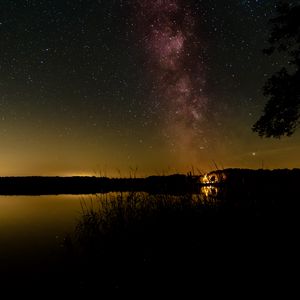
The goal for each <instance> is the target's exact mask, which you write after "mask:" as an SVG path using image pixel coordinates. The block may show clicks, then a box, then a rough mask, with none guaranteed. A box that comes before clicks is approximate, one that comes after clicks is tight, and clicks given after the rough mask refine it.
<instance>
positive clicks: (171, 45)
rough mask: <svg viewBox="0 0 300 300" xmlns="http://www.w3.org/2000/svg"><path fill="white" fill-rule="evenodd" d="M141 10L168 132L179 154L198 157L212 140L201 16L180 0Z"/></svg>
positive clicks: (140, 4)
mask: <svg viewBox="0 0 300 300" xmlns="http://www.w3.org/2000/svg"><path fill="white" fill-rule="evenodd" d="M138 12H139V14H138V15H139V17H140V20H141V21H142V23H143V25H142V27H143V44H144V48H145V52H146V55H147V58H148V60H149V65H150V66H151V67H150V69H151V72H152V74H153V81H154V87H155V89H156V92H157V94H158V98H159V101H160V102H161V103H160V107H161V110H162V111H163V118H164V126H163V128H164V130H163V133H164V135H165V137H166V140H167V141H169V144H170V146H171V147H172V150H173V151H174V152H176V153H177V154H179V156H180V155H184V156H186V155H194V154H195V155H196V153H197V152H198V151H199V148H200V149H203V148H204V146H205V144H206V141H205V139H204V138H203V130H204V127H205V119H206V110H207V102H208V100H207V97H206V96H205V74H204V71H203V63H204V62H203V59H202V57H201V54H200V53H201V50H202V48H201V41H199V37H197V39H196V37H195V35H194V32H195V26H196V24H195V19H194V17H193V15H192V12H191V10H190V8H189V7H188V6H186V5H185V4H184V3H183V2H181V1H179V0H164V1H163V0H156V1H146V0H139V1H138ZM191 160H194V159H191ZM194 161H195V160H194Z"/></svg>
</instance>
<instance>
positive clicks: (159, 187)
mask: <svg viewBox="0 0 300 300" xmlns="http://www.w3.org/2000/svg"><path fill="white" fill-rule="evenodd" d="M203 178H204V176H203V175H192V174H191V173H190V174H188V175H183V174H174V175H169V176H150V177H147V178H107V177H80V176H74V177H58V176H57V177H38V176H32V177H0V195H58V194H75V195H76V194H78V195H79V194H97V193H108V192H131V191H134V192H138V191H143V192H148V193H151V194H157V193H166V194H185V193H196V194H197V193H199V192H200V188H201V187H202V186H206V185H213V186H227V187H230V188H232V187H234V188H235V190H236V189H238V190H239V189H240V190H241V189H242V190H244V189H245V188H251V189H257V188H259V189H266V188H270V187H272V186H275V187H278V185H281V186H283V185H285V186H286V188H287V189H294V188H295V187H296V186H297V184H298V183H299V182H300V169H293V170H288V169H279V170H272V171H271V170H263V169H260V170H251V169H224V170H217V171H213V172H210V173H208V174H207V178H208V181H204V180H203Z"/></svg>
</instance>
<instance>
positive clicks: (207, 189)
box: [201, 185, 219, 197]
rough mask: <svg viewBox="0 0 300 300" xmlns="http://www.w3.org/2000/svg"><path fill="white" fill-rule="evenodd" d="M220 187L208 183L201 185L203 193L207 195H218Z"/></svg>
mask: <svg viewBox="0 0 300 300" xmlns="http://www.w3.org/2000/svg"><path fill="white" fill-rule="evenodd" d="M218 192H219V189H218V188H217V187H215V186H212V185H208V186H202V187H201V193H202V194H204V195H205V196H206V197H216V196H217V195H218Z"/></svg>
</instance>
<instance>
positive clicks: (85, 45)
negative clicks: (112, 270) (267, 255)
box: [0, 0, 300, 176]
mask: <svg viewBox="0 0 300 300" xmlns="http://www.w3.org/2000/svg"><path fill="white" fill-rule="evenodd" d="M291 2H292V1H291ZM275 12H276V1H275V0H256V1H255V0H253V1H251V0H249V1H241V0H205V1H204V0H203V1H200V0H198V1H197V0H194V1H193V0H191V1H189V0H186V1H181V0H153V1H151V0H127V1H126V0H84V1H83V0H72V1H71V0H69V1H68V0H66V1H61V0H52V1H46V0H27V1H25V0H24V1H14V0H4V1H1V3H0V36H1V40H0V176H5V175H7V176H11V175H13V176H18V175H107V176H120V175H121V176H129V175H130V173H131V172H133V171H132V170H134V169H136V167H137V168H138V171H137V174H136V175H137V176H144V175H149V174H163V173H164V174H167V173H175V172H187V171H188V170H191V168H192V166H193V168H194V169H195V170H196V169H199V170H201V171H209V170H211V169H215V167H216V166H215V165H217V166H218V167H220V168H222V167H247V168H261V167H264V168H284V167H288V168H292V167H300V157H299V155H298V153H299V150H300V134H299V133H296V134H295V135H294V136H292V137H291V138H284V139H280V140H274V139H261V138H259V137H258V136H257V135H256V134H255V133H253V132H252V131H251V127H252V125H253V124H254V123H255V121H256V120H257V119H258V118H259V116H260V114H261V112H262V109H263V107H264V104H265V103H266V99H265V98H264V97H263V96H262V86H263V84H264V82H265V80H266V79H267V78H268V77H269V76H270V75H271V74H272V73H273V72H275V71H277V70H279V69H280V67H281V66H282V65H283V64H284V63H285V62H286V59H285V57H280V56H277V57H276V56H273V57H265V56H264V55H263V54H262V49H263V48H265V47H267V46H268V44H267V43H266V40H267V38H268V34H269V28H270V27H269V25H268V20H269V19H270V18H271V17H272V16H274V14H275Z"/></svg>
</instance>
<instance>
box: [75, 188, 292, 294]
mask: <svg viewBox="0 0 300 300" xmlns="http://www.w3.org/2000/svg"><path fill="white" fill-rule="evenodd" d="M218 195H219V196H216V194H212V195H208V194H200V195H192V194H185V195H181V196H174V195H173V196H172V195H159V194H158V195H149V194H146V193H119V194H114V195H112V196H109V197H108V196H99V198H98V199H97V200H96V201H92V200H91V201H84V202H83V203H82V215H81V219H80V221H79V222H78V224H77V227H76V230H75V233H74V235H73V236H72V239H71V240H72V249H73V252H72V259H73V260H72V262H71V264H70V266H72V267H71V269H72V272H71V273H72V274H73V275H74V274H75V275H74V276H75V277H74V276H73V277H72V278H73V279H72V284H74V282H76V279H78V278H80V282H78V284H77V287H78V289H79V290H81V291H93V292H96V291H97V290H98V289H101V290H102V291H108V292H110V293H115V292H125V291H128V290H129V291H137V290H142V291H143V292H144V293H145V292H147V291H150V290H160V289H162V288H163V289H165V290H173V291H174V290H177V289H181V290H183V289H189V290H190V289H193V288H195V287H197V288H199V285H200V286H201V288H202V289H203V288H204V287H207V286H209V285H210V284H211V283H212V282H211V278H213V280H214V284H222V282H223V281H226V280H227V279H228V278H227V275H226V274H227V272H228V270H231V271H234V272H235V275H233V277H232V278H233V279H234V280H235V281H237V282H239V281H240V280H241V279H242V278H243V276H245V274H249V272H255V274H256V278H255V279H254V281H253V282H254V285H255V284H256V281H260V279H262V278H261V270H262V267H263V268H264V270H265V271H266V272H269V271H271V270H273V269H274V268H273V267H274V266H273V265H272V257H273V255H274V254H276V253H277V251H278V245H280V243H281V242H282V240H283V238H284V237H285V235H286V231H285V230H286V228H285V227H284V226H282V223H281V222H280V221H279V222H278V220H280V219H278V218H280V216H281V217H283V215H282V214H280V210H278V209H277V205H278V203H277V202H276V201H275V202H274V203H276V205H275V206H274V207H272V204H271V203H273V202H270V201H267V203H268V207H269V211H268V212H266V211H265V205H261V202H262V201H264V200H263V198H261V197H258V198H257V197H256V198H255V197H254V195H255V192H254V191H252V192H251V193H246V194H245V193H244V197H242V198H241V194H240V193H237V194H236V195H235V196H234V193H233V192H232V191H226V188H224V187H221V188H220V189H219V192H218ZM228 196H230V197H231V198H230V199H229V200H230V201H229V200H227V198H226V197H228ZM256 196H257V195H256ZM263 196H264V195H263ZM253 197H254V198H253ZM251 199H252V200H251ZM255 199H256V200H255ZM270 212H271V213H270ZM280 224H281V225H280ZM276 247H277V248H276ZM266 253H268V257H266V256H265V254H266ZM262 259H264V261H262ZM277 262H279V260H278V257H277ZM265 268H266V269H265ZM274 274H277V273H276V272H275V273H274ZM246 283H247V282H246ZM248 283H249V282H248ZM257 284H258V283H257Z"/></svg>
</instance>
